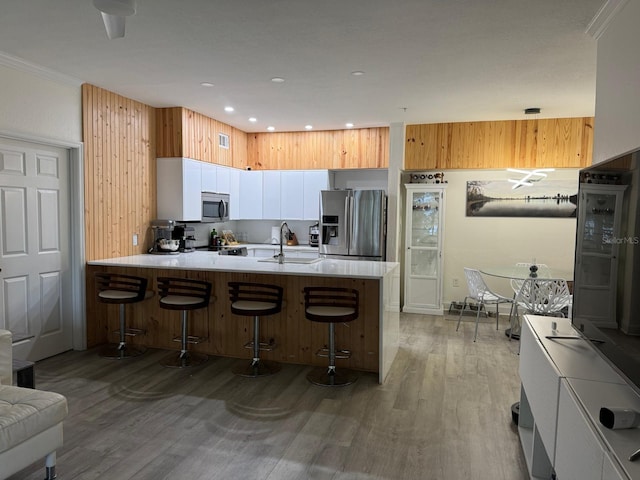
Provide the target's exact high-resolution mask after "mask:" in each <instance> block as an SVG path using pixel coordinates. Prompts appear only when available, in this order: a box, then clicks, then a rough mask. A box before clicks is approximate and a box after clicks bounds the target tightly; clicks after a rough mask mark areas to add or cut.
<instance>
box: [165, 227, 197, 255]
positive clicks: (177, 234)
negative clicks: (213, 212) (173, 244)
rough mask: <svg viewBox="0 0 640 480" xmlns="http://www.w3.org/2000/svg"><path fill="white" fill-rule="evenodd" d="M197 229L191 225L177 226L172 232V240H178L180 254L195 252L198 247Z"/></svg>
mask: <svg viewBox="0 0 640 480" xmlns="http://www.w3.org/2000/svg"><path fill="white" fill-rule="evenodd" d="M195 235H196V229H195V228H194V227H193V226H191V225H176V226H175V227H174V228H173V231H172V232H171V238H173V239H174V240H178V241H179V242H180V246H179V248H178V250H179V251H180V252H193V251H195V249H196V248H195V247H196V236H195Z"/></svg>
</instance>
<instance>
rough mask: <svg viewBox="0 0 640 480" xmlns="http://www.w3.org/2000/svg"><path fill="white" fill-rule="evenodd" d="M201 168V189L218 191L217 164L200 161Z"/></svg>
mask: <svg viewBox="0 0 640 480" xmlns="http://www.w3.org/2000/svg"><path fill="white" fill-rule="evenodd" d="M201 168H202V183H201V184H202V191H203V192H218V190H217V188H218V185H217V183H218V180H217V179H218V166H217V165H215V164H213V163H206V162H202V163H201Z"/></svg>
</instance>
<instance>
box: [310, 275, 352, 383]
mask: <svg viewBox="0 0 640 480" xmlns="http://www.w3.org/2000/svg"><path fill="white" fill-rule="evenodd" d="M358 310H359V292H358V290H355V289H352V288H339V287H305V288H304V313H305V317H306V318H307V319H308V320H311V321H312V322H320V323H328V324H329V339H328V343H329V345H328V347H325V348H321V349H320V350H318V352H317V353H316V355H318V356H319V357H328V358H329V365H328V367H326V368H325V367H318V368H314V369H313V370H312V371H311V372H309V374H308V375H307V380H309V381H310V382H311V383H314V384H316V385H322V386H344V385H350V384H352V383H353V382H355V381H356V380H357V379H358V375H357V374H356V373H355V372H353V371H351V370H347V369H340V370H336V359H347V358H350V357H351V352H350V351H349V350H336V342H335V325H336V323H347V322H351V321H353V320H355V319H357V318H358V313H359V311H358Z"/></svg>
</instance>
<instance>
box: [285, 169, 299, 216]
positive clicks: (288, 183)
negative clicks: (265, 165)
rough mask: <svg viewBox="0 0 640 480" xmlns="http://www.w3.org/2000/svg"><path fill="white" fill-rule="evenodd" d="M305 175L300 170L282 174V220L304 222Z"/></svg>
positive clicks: (287, 171) (286, 171)
mask: <svg viewBox="0 0 640 480" xmlns="http://www.w3.org/2000/svg"><path fill="white" fill-rule="evenodd" d="M303 195H304V174H303V172H302V171H298V170H285V171H281V172H280V218H281V219H282V220H285V221H286V220H302V219H303V216H304V202H303Z"/></svg>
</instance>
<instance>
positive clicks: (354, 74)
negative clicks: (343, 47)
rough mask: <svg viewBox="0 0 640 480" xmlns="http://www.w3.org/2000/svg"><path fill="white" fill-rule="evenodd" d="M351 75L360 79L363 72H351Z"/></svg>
mask: <svg viewBox="0 0 640 480" xmlns="http://www.w3.org/2000/svg"><path fill="white" fill-rule="evenodd" d="M351 75H353V76H354V77H360V76H362V75H364V72H363V71H362V70H356V71H354V72H351Z"/></svg>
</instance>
